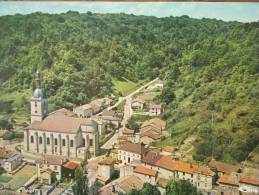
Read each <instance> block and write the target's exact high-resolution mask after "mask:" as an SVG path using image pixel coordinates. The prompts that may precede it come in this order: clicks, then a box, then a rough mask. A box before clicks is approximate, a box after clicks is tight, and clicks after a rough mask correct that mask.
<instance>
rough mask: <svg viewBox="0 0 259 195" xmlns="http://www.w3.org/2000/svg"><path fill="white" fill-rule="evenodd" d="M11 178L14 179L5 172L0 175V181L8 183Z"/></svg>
mask: <svg viewBox="0 0 259 195" xmlns="http://www.w3.org/2000/svg"><path fill="white" fill-rule="evenodd" d="M11 179H12V177H11V176H9V175H5V174H3V175H0V183H7V182H9V181H10V180H11Z"/></svg>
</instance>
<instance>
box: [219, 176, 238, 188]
mask: <svg viewBox="0 0 259 195" xmlns="http://www.w3.org/2000/svg"><path fill="white" fill-rule="evenodd" d="M218 182H219V183H221V184H226V185H232V186H238V181H235V180H234V179H232V178H231V176H230V175H222V176H221V177H220V178H219V179H218Z"/></svg>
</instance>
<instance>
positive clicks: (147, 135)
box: [140, 127, 162, 145]
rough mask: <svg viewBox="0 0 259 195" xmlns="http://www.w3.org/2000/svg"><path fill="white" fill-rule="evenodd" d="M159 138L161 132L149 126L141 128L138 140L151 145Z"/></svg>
mask: <svg viewBox="0 0 259 195" xmlns="http://www.w3.org/2000/svg"><path fill="white" fill-rule="evenodd" d="M161 138H162V132H161V131H159V130H156V129H154V128H151V127H149V128H145V129H142V130H141V132H140V141H141V142H142V143H144V144H146V145H151V144H152V143H154V142H156V141H159V140H161Z"/></svg>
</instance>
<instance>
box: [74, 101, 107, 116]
mask: <svg viewBox="0 0 259 195" xmlns="http://www.w3.org/2000/svg"><path fill="white" fill-rule="evenodd" d="M111 102H112V100H111V99H110V98H107V97H105V98H101V99H96V100H93V101H91V102H90V103H88V104H84V105H81V106H77V107H75V108H74V109H73V112H74V113H75V114H76V115H77V116H78V117H91V116H92V115H94V114H97V113H99V112H101V111H102V110H103V109H104V108H107V107H108V106H110V105H111Z"/></svg>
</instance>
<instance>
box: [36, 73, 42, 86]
mask: <svg viewBox="0 0 259 195" xmlns="http://www.w3.org/2000/svg"><path fill="white" fill-rule="evenodd" d="M40 80H41V79H40V72H39V71H38V70H37V72H36V76H35V81H36V88H37V89H40V87H41V86H40Z"/></svg>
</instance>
